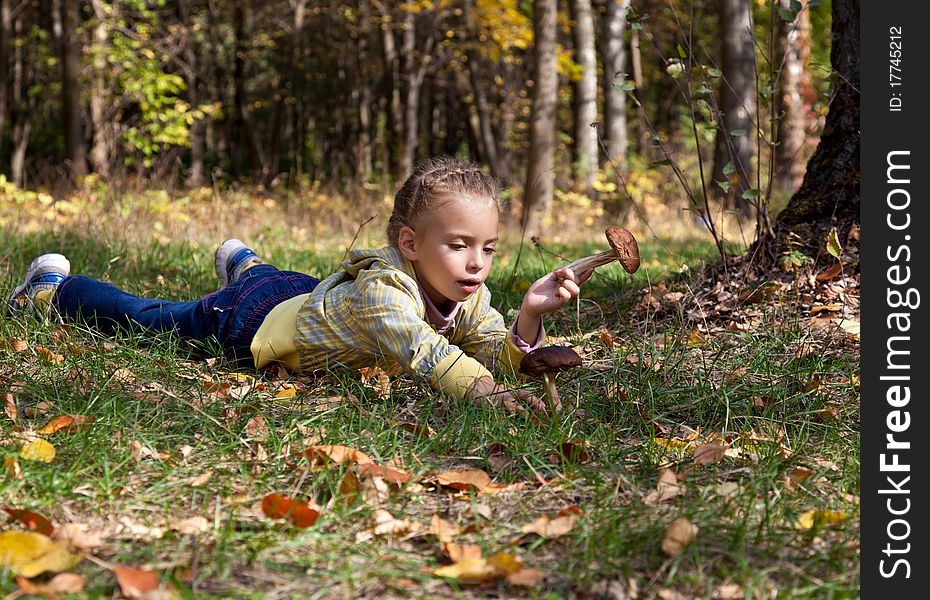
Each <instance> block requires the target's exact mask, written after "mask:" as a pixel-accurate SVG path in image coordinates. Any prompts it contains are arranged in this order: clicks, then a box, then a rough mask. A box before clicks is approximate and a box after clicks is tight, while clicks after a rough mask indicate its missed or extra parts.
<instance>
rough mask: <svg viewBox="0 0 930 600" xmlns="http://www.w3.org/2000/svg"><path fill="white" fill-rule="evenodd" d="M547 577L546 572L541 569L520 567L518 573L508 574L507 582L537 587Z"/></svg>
mask: <svg viewBox="0 0 930 600" xmlns="http://www.w3.org/2000/svg"><path fill="white" fill-rule="evenodd" d="M545 577H546V574H545V573H543V572H542V571H540V570H539V569H520V570H519V571H517V572H516V573H510V574H508V575H507V583H509V584H510V585H522V586H524V587H536V586H537V585H539V582H541V581H542V580H543V579H544V578H545Z"/></svg>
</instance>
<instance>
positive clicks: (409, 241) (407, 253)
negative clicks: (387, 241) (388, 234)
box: [397, 225, 417, 260]
mask: <svg viewBox="0 0 930 600" xmlns="http://www.w3.org/2000/svg"><path fill="white" fill-rule="evenodd" d="M397 248H398V249H399V250H400V253H401V254H403V255H404V258H406V259H407V260H416V259H417V234H416V232H415V231H414V230H413V229H411V228H409V227H407V226H406V225H405V226H403V227H401V228H400V231H399V232H398V233H397Z"/></svg>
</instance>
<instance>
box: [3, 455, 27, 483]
mask: <svg viewBox="0 0 930 600" xmlns="http://www.w3.org/2000/svg"><path fill="white" fill-rule="evenodd" d="M3 468H4V471H5V472H6V477H7V479H22V478H23V469H22V467H20V466H19V461H18V460H16V457H15V456H5V457H4V458H3Z"/></svg>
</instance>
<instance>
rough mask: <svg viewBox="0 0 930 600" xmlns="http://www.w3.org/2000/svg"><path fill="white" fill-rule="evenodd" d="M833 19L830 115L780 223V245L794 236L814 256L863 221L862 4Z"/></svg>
mask: <svg viewBox="0 0 930 600" xmlns="http://www.w3.org/2000/svg"><path fill="white" fill-rule="evenodd" d="M832 18H833V23H832V28H833V41H832V46H831V48H830V63H831V65H832V67H833V72H834V73H835V74H836V75H835V76H834V78H833V85H834V90H835V92H834V95H833V98H832V100H831V102H830V112H829V113H828V114H827V120H826V123H825V124H824V128H823V133H822V134H821V136H820V142H819V143H818V144H817V149H816V150H815V151H814V155H813V156H812V157H811V159H810V161H809V162H808V163H807V172H806V173H805V174H804V181H803V182H802V183H801V187H800V188H799V189H798V191H797V192H795V194H794V196H792V197H791V201H790V202H789V203H788V206H787V207H785V209H784V210H783V211H782V212H781V214H779V215H778V218H777V220H776V229H777V235H778V236H779V238H778V241H779V242H780V244H781V245H786V244H785V240H786V239H787V237H788V233H789V232H791V234H793V235H792V237H793V239H799V240H801V241H802V242H803V243H805V244H806V246H807V248H808V249H809V250H810V251H811V252H813V253H815V254H817V253H819V252H818V251H819V248H821V247H822V246H823V244H824V240H825V239H826V232H827V231H828V230H829V229H830V228H831V227H836V228H837V230H838V232H839V234H840V239H841V240H844V239H846V233H847V232H848V230H849V227H850V226H851V225H852V224H853V223H855V222H856V221H858V219H859V180H860V170H859V141H860V139H859V56H860V46H859V2H858V1H857V0H833V5H832ZM795 236H796V237H795ZM763 243H765V240H764V239H763ZM778 250H779V249H778V248H775V249H773V250H772V255H773V257H774V255H775V253H776V252H778Z"/></svg>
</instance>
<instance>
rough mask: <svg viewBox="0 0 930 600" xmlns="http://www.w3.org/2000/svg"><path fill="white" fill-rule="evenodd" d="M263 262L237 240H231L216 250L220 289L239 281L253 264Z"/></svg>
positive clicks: (215, 261)
mask: <svg viewBox="0 0 930 600" xmlns="http://www.w3.org/2000/svg"><path fill="white" fill-rule="evenodd" d="M264 262H265V261H263V260H262V259H261V258H260V257H259V256H258V255H257V254H255V252H254V251H253V250H252V249H251V248H249V247H248V246H246V245H245V244H244V243H242V241H240V240H237V239H236V238H230V239H228V240H226V241H225V242H223V243H222V244H220V247H219V248H217V249H216V255H215V257H214V264H215V266H216V276H217V277H219V279H220V289H222V288H224V287H226V286H227V285H229V284H230V283H232V282H234V281H236V280H237V279H239V276H240V275H242V272H243V271H245V270H246V269H247V268H248V267H250V266H252V264H253V263H258V264H262V263H264Z"/></svg>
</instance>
